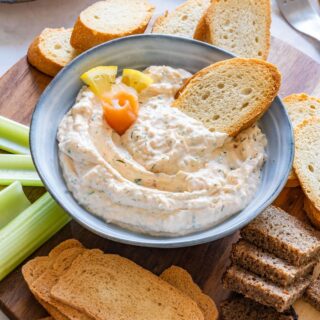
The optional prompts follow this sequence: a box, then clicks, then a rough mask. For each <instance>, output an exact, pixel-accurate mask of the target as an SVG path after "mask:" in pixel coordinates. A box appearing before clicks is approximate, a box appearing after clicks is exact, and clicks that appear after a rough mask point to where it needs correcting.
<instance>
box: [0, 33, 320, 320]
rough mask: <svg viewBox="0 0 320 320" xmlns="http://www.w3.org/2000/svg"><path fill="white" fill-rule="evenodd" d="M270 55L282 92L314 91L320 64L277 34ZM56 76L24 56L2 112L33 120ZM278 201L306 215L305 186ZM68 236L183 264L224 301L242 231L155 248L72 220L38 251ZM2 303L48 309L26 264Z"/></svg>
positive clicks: (24, 313) (11, 308)
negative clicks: (26, 275)
mask: <svg viewBox="0 0 320 320" xmlns="http://www.w3.org/2000/svg"><path fill="white" fill-rule="evenodd" d="M269 60H270V61H271V62H273V63H275V64H277V65H278V67H279V68H280V70H281V72H282V74H283V84H282V87H281V91H280V95H281V96H282V97H284V96H286V95H288V94H291V93H296V92H307V93H309V94H311V93H313V92H314V91H315V90H316V88H317V86H318V84H319V83H320V65H319V64H317V63H316V62H315V61H313V60H312V59H311V58H309V57H308V56H306V55H304V54H303V53H301V52H300V51H298V50H296V49H294V48H292V47H290V46H288V45H287V44H286V43H284V42H282V41H280V40H278V39H273V40H272V50H271V54H270V59H269ZM50 80H51V78H50V77H48V76H45V75H44V74H42V73H40V72H38V71H37V70H35V69H34V68H32V67H30V66H29V65H28V63H27V61H26V58H23V59H21V60H20V61H19V62H18V63H17V64H16V65H14V66H13V67H12V68H11V69H10V70H9V71H8V72H7V73H6V74H5V75H4V76H3V77H2V78H0V114H1V115H3V116H7V117H9V118H12V119H14V120H16V121H20V122H22V123H25V124H28V123H29V121H30V118H31V114H32V110H33V108H34V105H35V103H36V102H37V100H38V98H39V96H40V94H41V93H42V91H43V90H44V89H45V87H46V86H47V84H48V83H49V82H50ZM26 192H27V194H28V195H29V196H30V197H31V198H32V199H36V198H37V197H38V196H39V195H40V194H41V193H43V192H44V189H41V188H37V189H36V188H27V189H26ZM276 204H277V205H279V206H281V207H282V208H283V209H285V210H287V211H289V212H291V213H293V214H295V215H298V216H301V215H303V211H302V206H303V194H302V192H301V190H300V188H293V189H285V190H284V191H283V192H282V194H281V195H280V196H279V198H278V199H277V201H276ZM68 238H77V239H79V240H80V241H81V242H83V244H84V245H85V246H87V247H88V248H101V249H102V250H104V251H105V252H109V253H117V254H120V255H122V256H125V257H127V258H129V259H132V260H133V261H135V262H137V263H138V264H140V265H142V266H143V267H145V268H147V269H149V270H151V271H152V272H154V273H156V274H159V273H161V272H162V271H163V270H164V269H165V268H167V267H169V266H170V265H172V264H175V265H179V266H182V267H183V268H185V269H187V270H188V271H189V272H190V273H191V274H192V276H193V278H194V280H195V281H196V282H197V283H198V284H199V285H200V286H201V288H202V289H203V290H204V292H206V293H207V294H209V295H210V296H211V297H212V298H214V300H215V301H216V302H217V303H218V304H219V302H220V301H221V300H223V299H224V298H225V297H227V296H228V294H229V292H227V291H225V290H223V289H222V287H221V284H220V281H221V276H222V273H223V272H224V270H225V267H226V265H227V264H228V263H229V261H228V257H229V253H230V247H231V244H232V243H233V242H235V241H236V240H237V238H238V233H235V234H233V235H231V236H229V237H226V238H224V239H221V240H218V241H215V242H211V243H207V244H203V245H198V246H194V247H189V248H181V249H152V248H142V247H134V246H129V245H124V244H119V243H115V242H112V241H109V240H106V239H103V238H100V237H98V236H96V235H94V234H93V233H91V232H89V231H87V230H85V229H84V228H82V227H81V226H80V225H79V224H77V223H76V222H74V221H72V222H71V223H69V224H68V225H67V226H65V227H64V228H63V229H62V230H61V231H60V232H58V233H57V234H56V235H55V236H54V237H53V238H52V239H51V240H49V241H48V242H47V243H46V244H44V245H43V246H42V247H41V248H40V249H39V250H37V251H36V252H35V253H34V255H33V256H37V255H46V254H47V253H48V252H49V251H50V250H51V249H52V248H53V247H54V246H56V245H57V244H58V243H60V242H61V241H63V240H65V239H68ZM17 241H19V239H17ZM0 308H1V309H2V310H3V311H4V312H5V313H6V314H7V315H8V316H9V318H10V319H18V320H36V319H39V318H41V317H43V316H45V315H46V312H45V310H44V309H43V308H42V307H41V306H40V305H39V304H38V303H37V302H36V300H35V299H34V298H33V296H32V295H31V293H30V292H29V290H28V288H27V286H26V284H25V282H24V281H23V278H22V275H21V270H20V267H19V268H17V269H16V270H15V271H14V272H12V273H11V274H10V275H9V276H8V277H7V278H6V279H4V280H3V281H2V282H1V283H0Z"/></svg>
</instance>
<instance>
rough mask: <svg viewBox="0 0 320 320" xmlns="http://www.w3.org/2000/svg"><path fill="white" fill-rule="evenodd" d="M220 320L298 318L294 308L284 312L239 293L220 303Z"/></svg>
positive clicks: (295, 319) (279, 319) (293, 319)
mask: <svg viewBox="0 0 320 320" xmlns="http://www.w3.org/2000/svg"><path fill="white" fill-rule="evenodd" d="M221 314H222V320H235V319H236V320H298V316H297V314H296V312H295V310H294V309H293V308H292V307H290V309H289V310H287V311H285V312H282V313H280V312H277V311H276V310H275V309H274V308H271V307H267V306H264V305H262V304H260V303H257V302H255V301H253V300H251V299H247V298H245V297H243V296H241V295H237V296H233V297H231V298H230V299H228V300H225V301H223V302H222V303H221Z"/></svg>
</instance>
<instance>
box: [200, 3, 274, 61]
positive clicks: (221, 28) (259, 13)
mask: <svg viewBox="0 0 320 320" xmlns="http://www.w3.org/2000/svg"><path fill="white" fill-rule="evenodd" d="M270 25H271V9H270V0H260V1H252V0H228V1H219V0H213V1H212V4H211V5H210V7H209V8H208V10H207V11H206V12H205V14H204V15H203V16H202V18H201V19H200V21H199V23H198V26H197V28H196V31H195V34H194V38H195V39H198V40H202V41H205V42H208V43H211V44H214V45H216V46H218V47H221V48H224V49H227V50H229V51H231V52H233V53H235V54H236V55H238V56H240V57H244V58H260V59H264V60H266V59H267V57H268V54H269V49H270Z"/></svg>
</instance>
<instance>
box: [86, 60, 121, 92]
mask: <svg viewBox="0 0 320 320" xmlns="http://www.w3.org/2000/svg"><path fill="white" fill-rule="evenodd" d="M117 72H118V67H117V66H100V67H95V68H92V69H90V70H89V71H87V72H85V73H83V74H82V75H81V77H80V79H81V80H82V81H83V82H84V83H85V84H86V85H88V86H89V88H90V89H91V90H92V91H93V93H94V94H95V95H97V96H98V97H100V98H102V97H103V95H105V94H106V93H107V92H109V91H110V90H111V88H112V85H113V84H114V83H115V81H116V76H117Z"/></svg>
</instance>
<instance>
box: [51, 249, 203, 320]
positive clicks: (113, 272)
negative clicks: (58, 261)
mask: <svg viewBox="0 0 320 320" xmlns="http://www.w3.org/2000/svg"><path fill="white" fill-rule="evenodd" d="M51 295H52V296H53V297H54V298H55V299H57V300H59V301H61V302H63V303H68V304H69V305H71V306H72V307H74V308H77V309H78V310H81V311H83V312H85V313H87V314H88V315H90V316H91V317H92V318H94V319H97V320H106V319H108V320H118V319H130V320H147V319H153V320H158V319H159V320H163V319H170V320H178V319H179V320H182V319H185V320H190V319H193V320H198V319H199V320H203V314H202V312H201V310H200V309H199V308H198V306H197V304H196V303H195V302H194V301H193V300H192V299H190V298H189V297H188V296H186V295H184V294H182V293H181V292H180V291H179V290H177V289H176V288H174V287H173V286H171V285H170V284H168V283H167V282H165V281H163V280H162V279H160V278H159V277H157V276H155V275H154V274H153V273H151V272H150V271H148V270H146V269H143V268H142V267H140V266H138V265H137V264H135V263H134V262H132V261H130V260H128V259H126V258H123V257H120V256H118V255H113V254H103V253H93V252H90V251H86V252H84V253H83V254H82V255H80V256H79V257H78V258H77V259H76V260H75V261H74V262H73V263H72V265H71V267H70V268H69V269H68V270H67V271H66V272H65V273H64V274H63V275H62V276H61V277H60V279H59V281H58V283H57V284H56V285H55V286H54V287H53V288H52V290H51Z"/></svg>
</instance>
